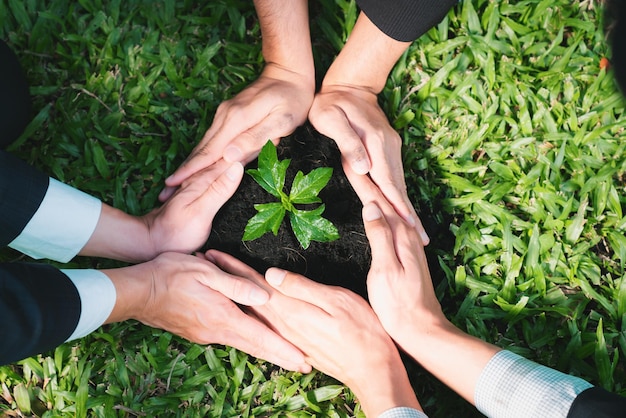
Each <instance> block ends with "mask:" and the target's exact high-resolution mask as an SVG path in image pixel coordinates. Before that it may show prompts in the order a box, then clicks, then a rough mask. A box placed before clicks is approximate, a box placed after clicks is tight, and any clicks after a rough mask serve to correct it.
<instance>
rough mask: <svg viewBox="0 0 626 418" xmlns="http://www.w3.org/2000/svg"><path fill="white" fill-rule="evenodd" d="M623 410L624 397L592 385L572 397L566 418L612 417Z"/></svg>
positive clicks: (618, 414) (621, 413)
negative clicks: (574, 397) (572, 400)
mask: <svg viewBox="0 0 626 418" xmlns="http://www.w3.org/2000/svg"><path fill="white" fill-rule="evenodd" d="M625 411H626V398H624V397H623V396H619V395H616V394H614V393H611V392H608V391H606V390H604V389H602V388H600V387H597V386H594V387H592V388H589V389H587V390H585V391H583V392H581V393H580V394H579V395H578V396H577V397H576V399H574V402H573V403H572V406H571V408H570V410H569V412H568V414H567V418H614V417H621V416H624V415H623V414H624V412H625Z"/></svg>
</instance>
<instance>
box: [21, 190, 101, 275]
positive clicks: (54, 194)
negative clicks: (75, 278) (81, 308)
mask: <svg viewBox="0 0 626 418" xmlns="http://www.w3.org/2000/svg"><path fill="white" fill-rule="evenodd" d="M101 210H102V203H101V202H100V200H98V199H96V198H95V197H92V196H89V195H88V194H86V193H83V192H81V191H79V190H77V189H74V188H72V187H70V186H68V185H66V184H63V183H61V182H59V181H57V180H54V179H52V178H51V179H50V185H49V186H48V190H47V192H46V195H45V196H44V199H43V201H42V202H41V205H40V206H39V209H38V210H37V212H35V215H33V217H32V218H31V220H30V221H29V222H28V224H27V225H26V227H25V228H24V230H23V231H22V233H21V234H20V235H18V236H17V237H16V238H15V239H14V240H13V241H12V242H11V243H10V244H9V247H11V248H13V249H15V250H17V251H20V252H21V253H23V254H26V255H28V256H30V257H32V258H35V259H40V258H48V259H50V260H55V261H59V262H63V263H65V262H68V261H70V260H71V259H72V258H74V257H75V256H76V254H78V253H79V251H80V250H81V249H82V248H83V247H84V246H85V244H87V241H89V238H90V237H91V234H93V231H94V230H95V229H96V224H97V223H98V219H99V218H100V211H101Z"/></svg>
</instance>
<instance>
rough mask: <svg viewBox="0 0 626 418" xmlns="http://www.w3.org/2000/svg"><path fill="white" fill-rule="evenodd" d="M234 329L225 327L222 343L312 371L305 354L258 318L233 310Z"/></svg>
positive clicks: (285, 366)
mask: <svg viewBox="0 0 626 418" xmlns="http://www.w3.org/2000/svg"><path fill="white" fill-rule="evenodd" d="M233 312H234V313H233V314H232V318H231V320H232V323H233V324H236V327H233V328H232V329H233V330H234V331H232V330H231V331H229V330H226V331H224V337H223V341H221V343H222V344H226V345H229V346H231V347H235V348H236V349H238V350H241V351H243V352H245V353H248V354H250V355H252V356H254V357H257V358H260V359H263V360H267V361H269V362H271V363H274V364H276V365H278V366H280V367H283V368H285V369H288V370H293V371H299V372H302V373H309V372H310V371H311V366H310V365H308V364H307V363H306V360H305V357H304V354H303V353H302V352H301V351H300V350H298V349H297V348H296V347H295V346H294V345H292V344H291V343H289V342H288V341H287V340H285V339H284V338H282V337H281V336H279V335H278V334H276V333H275V332H274V331H272V330H271V329H270V328H269V327H267V326H266V325H264V324H263V323H261V322H260V321H259V320H257V319H256V318H253V317H250V316H248V315H246V314H245V313H243V312H241V311H233Z"/></svg>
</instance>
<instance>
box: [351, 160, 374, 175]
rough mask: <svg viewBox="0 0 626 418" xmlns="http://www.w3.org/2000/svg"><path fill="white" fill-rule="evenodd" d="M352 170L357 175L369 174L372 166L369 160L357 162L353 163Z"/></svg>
mask: <svg viewBox="0 0 626 418" xmlns="http://www.w3.org/2000/svg"><path fill="white" fill-rule="evenodd" d="M352 169H353V170H354V172H355V173H357V174H367V173H368V172H369V171H370V164H369V162H368V161H367V160H363V159H361V160H356V161H354V162H353V163H352Z"/></svg>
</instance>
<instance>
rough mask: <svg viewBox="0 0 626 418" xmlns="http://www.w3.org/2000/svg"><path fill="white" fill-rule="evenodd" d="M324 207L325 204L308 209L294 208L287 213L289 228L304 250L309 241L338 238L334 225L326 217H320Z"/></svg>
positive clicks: (328, 240) (324, 240)
mask: <svg viewBox="0 0 626 418" xmlns="http://www.w3.org/2000/svg"><path fill="white" fill-rule="evenodd" d="M324 209H326V206H325V205H321V206H320V207H319V208H317V209H313V210H309V211H306V210H298V209H295V208H294V210H293V212H290V213H289V220H290V221H291V229H293V232H294V234H296V238H298V241H299V242H300V245H302V248H304V249H305V250H306V249H307V248H309V245H310V244H311V241H318V242H330V241H334V240H336V239H338V238H339V232H338V231H337V228H336V227H335V225H333V223H332V222H330V221H329V220H328V219H326V218H322V216H321V215H322V213H323V212H324Z"/></svg>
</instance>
